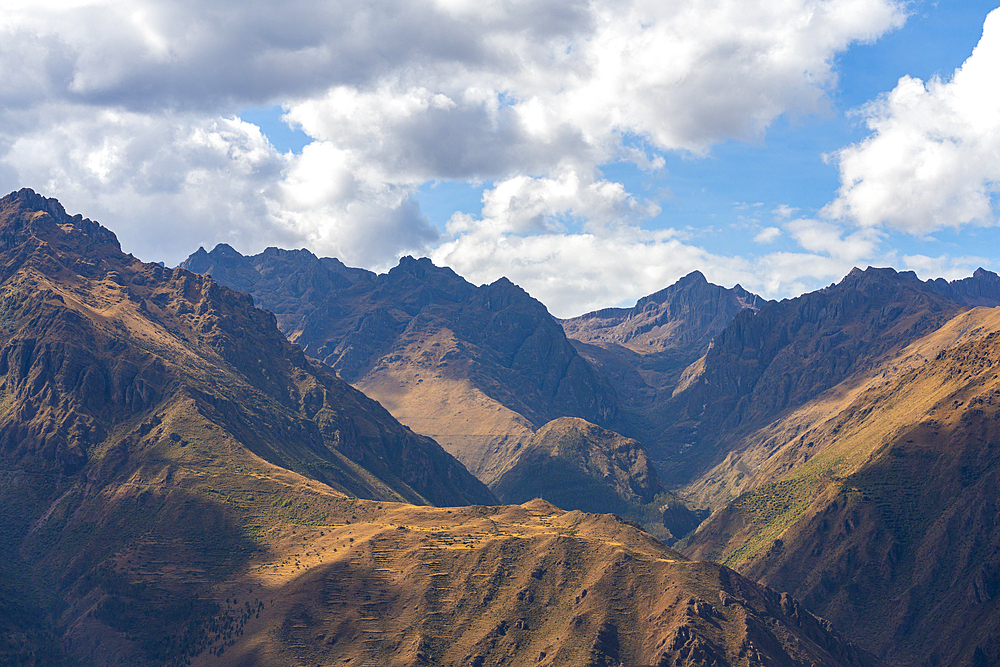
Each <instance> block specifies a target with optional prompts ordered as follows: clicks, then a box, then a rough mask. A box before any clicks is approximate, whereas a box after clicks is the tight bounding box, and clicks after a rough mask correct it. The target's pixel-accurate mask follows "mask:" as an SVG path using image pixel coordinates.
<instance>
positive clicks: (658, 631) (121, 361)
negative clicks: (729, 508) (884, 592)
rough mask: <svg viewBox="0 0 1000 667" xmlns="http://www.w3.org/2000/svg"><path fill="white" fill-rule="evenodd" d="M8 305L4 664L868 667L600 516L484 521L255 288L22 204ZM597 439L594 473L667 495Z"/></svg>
mask: <svg viewBox="0 0 1000 667" xmlns="http://www.w3.org/2000/svg"><path fill="white" fill-rule="evenodd" d="M365 279H366V278H364V275H360V276H359V277H358V278H357V280H365ZM501 287H502V288H503V290H509V288H507V287H506V286H503V285H502V286H501ZM0 303H2V305H3V308H2V310H0V313H2V316H0V327H2V328H0V335H2V339H0V377H2V381H0V473H2V474H0V503H2V505H0V506H2V507H3V516H4V521H3V522H2V529H0V553H2V558H0V574H2V575H3V576H2V580H0V581H2V585H0V611H2V612H3V613H2V615H0V637H2V639H3V643H2V644H0V661H2V662H3V663H4V664H15V665H22V664H23V665H55V664H64V665H100V666H104V665H112V664H130V665H188V664H238V665H265V664H266V665H302V664H334V663H336V664H348V663H350V664H386V665H413V664H463V665H465V664H473V665H521V664H540V665H579V664H588V665H624V664H654V663H655V664H660V665H675V664H676V665H693V664H719V665H729V664H750V665H765V664H768V665H770V664H776V665H801V666H803V667H804V666H805V665H845V664H846V665H874V664H876V663H875V659H874V658H873V657H872V656H871V655H870V654H869V653H867V652H865V651H864V650H863V649H860V648H858V647H856V646H853V645H851V644H850V643H848V642H847V641H845V640H844V639H843V638H842V637H840V636H839V635H838V634H837V633H836V632H835V631H834V630H833V629H832V628H831V626H830V625H829V624H828V623H827V622H825V621H823V620H821V619H819V618H817V617H815V616H813V615H812V614H810V613H809V612H808V611H806V609H805V608H804V607H803V606H802V605H801V604H800V603H799V602H797V601H796V600H795V599H794V598H792V597H791V596H788V595H782V594H779V593H776V592H774V591H772V590H770V589H768V588H766V587H763V586H760V585H757V584H755V583H753V582H752V581H750V580H748V579H746V578H744V577H742V576H741V575H739V574H737V573H735V572H733V571H732V570H730V569H728V568H725V567H722V566H719V565H715V564H712V563H707V562H696V561H691V560H689V559H688V558H686V557H685V556H683V555H681V554H680V553H678V552H676V551H673V550H671V549H669V548H667V547H666V546H664V545H663V544H662V543H661V542H659V541H658V540H656V539H655V538H653V537H652V536H651V535H649V534H648V533H645V532H643V531H642V530H641V529H639V528H638V527H637V526H636V525H634V524H631V523H629V522H627V521H624V520H622V519H620V518H617V517H614V516H613V515H607V514H587V513H583V512H580V511H571V512H567V511H565V510H561V509H558V508H556V507H554V506H552V505H550V504H548V503H546V502H544V501H541V500H535V501H531V502H528V503H524V504H521V505H511V506H504V507H500V506H496V505H495V504H494V503H495V502H496V499H495V497H494V495H493V494H492V493H491V492H490V491H489V489H488V488H487V487H486V486H485V485H484V484H483V483H482V482H480V481H479V480H477V479H476V478H475V477H474V476H472V475H471V474H470V473H469V472H467V471H466V470H465V468H464V467H463V466H461V464H460V463H459V462H458V461H456V460H455V459H454V458H452V457H451V456H450V455H449V454H447V453H446V452H445V451H444V450H443V449H442V448H441V447H440V446H439V445H438V444H437V443H435V442H434V441H433V440H432V439H430V438H428V437H426V436H423V435H417V434H415V433H414V432H412V431H411V430H409V429H407V428H406V427H404V426H402V425H400V424H399V423H398V422H397V421H396V420H395V419H393V418H392V416H391V415H390V414H389V413H388V412H387V411H385V410H384V409H383V408H382V407H381V406H379V404H377V403H376V402H374V401H373V400H371V399H369V398H367V397H366V396H364V394H362V393H361V392H359V391H358V390H356V389H354V388H352V387H351V386H349V385H348V384H347V383H346V382H345V381H343V380H342V379H340V378H339V377H338V376H337V375H336V373H335V372H334V371H333V370H332V369H330V368H329V367H327V366H325V365H323V364H322V363H320V362H317V361H313V360H311V359H310V358H309V356H307V355H306V354H304V353H303V351H302V349H301V348H300V347H299V346H297V345H296V344H294V343H292V342H289V341H288V340H287V339H286V338H285V337H284V336H283V335H282V334H281V332H280V331H279V329H278V326H277V320H276V319H275V317H274V315H272V314H271V313H269V312H266V311H263V310H259V309H257V308H255V307H254V306H253V303H252V299H251V298H250V297H249V296H248V295H246V294H243V293H239V292H236V291H232V290H230V289H228V288H226V287H223V286H220V285H219V284H218V283H216V282H215V281H213V280H211V279H210V278H207V277H204V276H201V275H198V274H196V273H192V272H190V271H187V270H185V269H169V268H165V267H163V266H160V265H157V264H146V263H143V262H140V261H139V260H137V259H135V258H134V257H132V256H131V255H126V254H124V253H122V252H121V250H120V247H119V244H118V242H117V239H116V238H115V236H114V234H112V233H111V232H110V231H108V230H107V229H105V228H103V227H101V226H100V225H99V224H97V223H95V222H93V221H90V220H88V219H85V218H83V217H82V216H79V215H76V216H70V215H68V214H67V213H66V212H65V210H64V209H63V208H62V206H60V205H59V203H58V202H56V201H55V200H52V199H46V198H44V197H41V196H39V195H37V194H36V193H34V192H33V191H30V190H21V191H19V192H16V193H13V194H11V195H8V196H7V197H4V198H3V199H0ZM492 303H498V302H496V301H493V302H492ZM498 307H499V306H498ZM521 347H524V343H522V344H521V345H520V346H519V347H518V349H520V348H521ZM490 349H491V350H492V348H490ZM581 363H582V362H581ZM553 396H556V397H558V392H555V394H553ZM553 400H556V401H558V400H559V399H558V398H556V399H553ZM577 419H578V421H572V420H571V422H572V423H571V424H569V425H568V426H567V427H565V428H563V427H559V428H557V427H556V426H553V427H551V428H550V429H549V431H548V433H550V434H551V435H552V437H555V438H556V440H558V437H557V436H558V434H560V433H564V434H572V433H574V432H581V433H583V434H585V435H586V434H587V433H589V431H588V429H590V428H599V427H597V426H594V425H592V424H590V423H589V422H585V421H584V420H582V419H579V418H577ZM556 422H557V425H558V424H559V420H558V419H557V420H556ZM540 432H542V433H543V435H542V437H536V434H533V435H532V439H533V440H535V443H534V444H535V445H537V446H538V447H544V446H546V444H545V443H546V442H550V439H547V438H546V437H545V436H544V434H545V433H546V432H545V431H543V430H541V429H540ZM598 435H599V436H600V437H601V438H603V439H605V440H607V441H608V444H607V446H606V447H597V448H591V449H587V450H586V452H584V453H585V457H584V459H585V461H587V462H588V465H589V466H590V467H585V468H584V471H598V472H601V471H602V470H604V469H603V468H601V466H602V465H607V464H608V462H609V461H611V462H616V461H618V460H621V461H630V462H631V465H632V467H633V468H634V470H632V469H630V470H629V471H628V472H629V474H627V475H624V476H613V478H614V480H615V484H617V485H621V486H622V489H623V490H624V489H625V488H626V487H627V488H628V491H629V492H630V493H634V494H636V495H637V497H639V498H640V499H641V500H645V499H646V498H648V497H649V493H651V492H654V491H655V490H657V489H658V488H659V487H657V486H656V484H655V483H654V482H655V479H656V478H655V475H654V474H653V473H652V472H651V470H650V469H649V467H648V462H647V463H644V462H643V459H642V457H641V456H640V454H641V449H639V446H638V443H635V442H634V441H628V440H626V439H621V436H616V435H613V434H610V433H605V432H603V431H602V432H598ZM577 441H578V439H577ZM577 441H575V442H577ZM577 444H578V442H577ZM534 449H535V447H532V451H534ZM608 452H610V453H613V454H615V455H616V456H618V457H619V458H615V457H613V456H612V457H610V458H609V457H608V456H607V455H606V454H607V453H608ZM574 460H575V459H574ZM642 475H645V476H646V477H645V484H644V485H641V484H640V485H638V486H633V485H632V478H633V477H634V478H635V479H636V480H639V479H641V476H642Z"/></svg>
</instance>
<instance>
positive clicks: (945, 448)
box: [685, 308, 1000, 665]
mask: <svg viewBox="0 0 1000 667" xmlns="http://www.w3.org/2000/svg"><path fill="white" fill-rule="evenodd" d="M998 358H1000V310H998V309H995V308H976V309H974V310H971V311H965V312H961V313H959V314H958V315H956V316H955V317H953V318H952V319H951V320H949V321H948V322H947V323H946V324H945V325H944V326H942V327H940V328H939V329H937V330H935V331H932V332H930V333H928V334H927V335H925V336H923V337H921V338H919V339H918V340H916V341H914V342H913V343H911V344H910V345H908V346H906V347H905V348H903V349H902V350H900V351H899V352H898V353H896V354H894V355H892V356H891V358H889V359H886V360H884V361H883V363H881V364H879V365H878V366H876V367H874V368H873V369H871V370H870V371H868V372H861V373H857V374H855V375H853V376H852V377H851V378H849V379H848V380H846V381H844V382H842V383H840V384H839V385H837V386H835V387H833V388H831V389H830V390H828V391H827V392H825V393H823V394H822V395H820V396H819V397H818V398H816V399H814V400H813V401H810V402H808V403H806V404H805V405H803V406H801V407H799V408H797V409H796V410H794V411H791V412H790V413H789V414H787V415H786V416H784V417H783V418H782V419H780V420H778V421H776V422H775V423H774V424H771V425H769V426H767V427H766V428H764V429H761V430H760V431H758V432H757V433H755V434H754V435H752V436H750V437H748V438H746V439H745V440H744V442H743V447H742V448H741V449H738V450H736V451H735V452H734V453H733V454H732V455H730V457H729V458H728V459H727V460H726V461H725V462H724V463H723V464H721V465H719V466H717V467H716V468H715V469H714V470H713V471H712V472H711V473H710V474H709V475H706V476H705V477H704V478H702V479H701V480H699V482H698V483H697V484H695V485H694V486H693V487H692V489H691V491H692V493H695V494H699V495H700V497H702V498H703V499H709V498H712V497H713V494H715V496H714V498H715V501H716V502H717V503H718V502H719V500H720V499H726V498H727V497H728V496H730V495H733V494H737V493H740V492H742V494H741V495H739V497H738V498H736V499H735V500H734V501H733V502H732V503H730V504H729V505H727V506H725V507H724V508H723V509H721V510H720V511H718V512H717V513H716V514H715V515H713V517H712V518H711V519H710V520H709V521H707V522H706V523H705V524H704V525H703V526H702V527H701V528H700V529H699V530H698V531H697V533H695V534H694V535H693V536H691V537H689V538H688V540H686V542H687V544H686V545H685V552H686V553H688V554H689V555H692V556H694V557H698V558H713V559H720V560H721V561H723V562H725V563H727V564H729V565H731V566H733V567H736V568H737V569H739V570H740V571H741V572H743V573H744V574H746V575H748V576H750V577H753V578H755V579H757V580H759V581H762V582H764V583H767V584H769V585H772V586H775V587H778V588H781V589H783V590H789V591H790V592H791V593H792V594H793V595H795V596H797V597H800V598H801V599H802V600H803V601H804V602H805V603H806V604H807V605H808V606H809V607H810V608H811V609H815V610H817V611H818V612H820V613H822V614H823V615H824V616H826V617H828V618H830V619H831V620H833V622H834V623H836V624H837V625H838V627H843V628H844V629H845V631H846V633H847V634H848V635H849V636H850V637H852V638H853V639H855V640H856V641H858V642H860V643H862V644H863V645H864V646H866V647H868V648H869V649H871V650H873V651H875V652H876V653H877V654H879V655H881V656H883V657H884V658H885V659H886V660H887V661H888V662H890V663H891V664H900V665H912V664H921V665H923V664H926V665H936V664H941V665H948V664H991V663H992V662H994V661H995V660H997V659H998V657H1000V642H998V637H1000V625H998V624H1000V621H998V620H997V619H998V618H1000V614H998V608H997V604H998V601H997V599H996V596H997V593H998V591H1000V575H998V574H997V573H1000V556H998V554H1000V528H998V523H997V521H996V517H997V516H1000V514H998V512H1000V509H998V506H997V499H996V493H995V490H996V488H997V485H998V484H1000V477H998V475H1000V472H998V471H1000V455H998V454H1000V453H998V452H997V451H996V446H995V443H996V442H998V441H1000V433H997V432H996V430H997V429H996V424H997V423H998V422H997V417H998V416H1000V415H997V414H996V413H997V412H998V409H1000V408H998V405H1000V401H998V400H997V397H998V396H1000V384H998V375H997V369H996V360H997V359H998ZM977 661H978V663H977Z"/></svg>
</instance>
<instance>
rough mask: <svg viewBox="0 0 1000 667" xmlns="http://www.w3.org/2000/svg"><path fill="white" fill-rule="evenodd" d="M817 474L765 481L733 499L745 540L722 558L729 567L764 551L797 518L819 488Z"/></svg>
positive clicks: (734, 510) (803, 511)
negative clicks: (740, 518)
mask: <svg viewBox="0 0 1000 667" xmlns="http://www.w3.org/2000/svg"><path fill="white" fill-rule="evenodd" d="M822 484H823V480H821V479H820V478H819V477H799V478H796V479H790V480H781V481H779V482H774V483H772V484H765V485H763V486H760V487H758V488H756V489H754V490H752V491H748V492H747V493H744V494H743V495H742V496H740V497H739V498H737V499H736V500H734V501H733V503H732V506H731V508H732V511H733V512H736V513H738V514H739V515H740V516H741V517H742V518H743V521H744V525H745V529H744V532H745V533H747V534H748V535H749V537H748V538H747V540H746V541H744V542H743V543H742V544H740V546H738V547H737V548H736V549H734V550H733V551H731V552H730V553H729V554H728V555H727V556H726V557H725V560H724V561H723V564H725V565H728V566H729V567H736V566H737V565H739V564H740V563H742V562H743V561H745V560H748V559H750V558H753V557H755V556H758V555H761V554H763V553H766V552H767V551H768V550H769V549H771V548H772V547H773V546H774V545H775V540H778V539H779V538H780V537H781V535H782V534H783V533H784V532H785V530H787V529H788V527H789V526H791V525H792V524H793V523H795V522H796V521H798V520H799V519H800V518H801V517H802V516H803V514H804V513H805V511H806V510H807V509H808V508H809V506H810V505H811V504H812V501H813V498H815V496H816V495H817V492H818V491H819V489H820V488H821V486H822Z"/></svg>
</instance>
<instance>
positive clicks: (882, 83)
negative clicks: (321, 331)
mask: <svg viewBox="0 0 1000 667" xmlns="http://www.w3.org/2000/svg"><path fill="white" fill-rule="evenodd" d="M994 6H995V5H994V3H982V2H973V1H969V2H958V3H955V2H952V3H932V2H926V1H921V0H917V1H915V2H908V3H907V2H899V1H898V0H790V1H789V2H785V3H780V5H773V6H769V5H761V4H760V3H754V2H749V1H747V2H742V3H741V2H724V1H723V0H674V1H673V2H669V3H663V2H653V1H652V0H627V1H626V2H623V3H617V4H614V5H612V4H610V3H607V2H606V1H605V0H595V1H594V2H582V1H576V0H567V1H566V2H563V3H558V4H555V3H550V2H532V1H531V0H522V1H520V2H499V1H498V2H471V1H470V0H371V1H367V2H361V1H360V0H340V1H338V2H333V3H330V2H327V3H316V2H310V1H308V0H295V1H286V2H281V3H265V4H258V5H255V4H252V3H251V4H247V3H236V2H228V1H226V0H222V1H220V2H219V3H215V4H213V5H212V7H203V6H201V5H190V4H188V3H185V2H180V1H156V2H153V1H150V0H137V1H133V2H127V3H126V2H121V1H117V0H69V1H62V2H51V3H42V6H41V7H39V6H38V5H37V4H36V3H32V4H31V5H28V3H24V4H23V6H21V5H19V4H18V3H15V4H14V6H13V7H11V8H10V9H9V11H8V12H7V14H6V16H5V17H3V18H2V19H0V33H2V36H3V37H4V38H3V39H0V74H3V75H4V81H5V82H6V83H5V84H4V85H3V86H0V116H2V118H0V187H5V188H6V189H7V190H13V189H15V188H18V187H33V188H35V189H36V190H38V191H39V192H41V193H43V194H46V195H49V196H55V197H58V198H59V199H60V200H61V201H63V203H64V204H65V205H66V206H67V208H68V209H69V210H71V211H72V212H80V213H83V214H84V215H86V216H88V217H91V218H94V219H97V220H99V221H100V222H102V223H103V224H105V225H106V226H108V227H110V228H111V229H113V230H114V231H116V233H118V235H119V237H120V238H121V240H122V243H123V246H124V247H125V249H126V250H130V251H132V252H134V253H135V254H136V255H138V256H140V257H142V258H144V259H148V260H163V261H166V262H168V263H170V264H175V263H177V262H179V261H180V260H182V259H183V258H184V257H185V256H186V255H187V254H188V253H190V252H192V251H193V250H195V249H197V247H198V246H199V245H204V246H206V247H212V246H214V244H216V243H219V242H227V243H230V244H231V245H234V246H235V247H236V248H238V249H239V250H241V251H243V252H245V253H255V252H259V251H260V250H262V249H263V248H264V247H266V246H268V245H277V246H282V247H308V248H310V249H312V250H313V251H314V252H316V253H318V254H325V255H334V256H338V257H340V258H341V259H343V260H344V261H346V262H348V263H349V264H354V265H360V266H366V267H369V268H374V269H376V270H386V269H388V268H389V267H391V266H392V265H393V264H394V263H395V262H396V261H397V259H398V257H399V256H400V255H402V254H417V255H428V256H430V257H431V258H432V259H433V260H434V261H435V262H437V263H439V264H448V265H450V266H452V267H453V268H455V269H456V271H458V272H459V273H460V274H462V275H465V276H466V277H467V278H469V279H470V280H472V281H473V282H477V283H479V282H488V281H492V280H495V279H496V278H498V277H500V276H501V275H506V276H508V277H510V278H511V279H512V280H514V281H515V282H518V283H519V284H521V285H522V286H524V287H525V288H526V289H528V290H529V292H531V293H532V294H533V295H535V296H537V297H539V298H540V299H541V300H542V301H543V302H545V303H546V304H547V305H548V306H549V307H550V309H551V310H552V311H553V312H554V313H556V314H558V315H561V316H569V315H574V314H578V313H580V312H584V311H585V310H588V309H591V308H597V307H602V306H607V305H627V304H630V303H633V302H634V301H635V299H637V298H638V297H641V296H643V295H644V294H647V293H650V292H652V291H655V290H657V289H660V288H662V287H663V286H665V285H667V284H669V283H671V282H673V281H674V280H676V279H677V278H678V277H680V276H681V275H684V274H685V273H687V272H689V271H691V270H695V269H698V270H701V271H703V272H704V273H705V274H706V275H707V276H708V277H709V279H710V280H712V281H714V282H718V283H721V284H724V285H732V284H734V283H736V282H739V283H741V284H743V285H744V286H745V287H747V288H748V289H751V290H752V291H756V292H758V293H761V294H763V295H765V296H767V297H771V298H782V297H787V296H794V295H796V294H798V293H800V292H802V291H804V290H808V289H815V288H817V287H820V286H823V285H826V284H829V283H830V282H835V281H837V280H839V279H840V277H842V276H843V275H844V274H845V273H846V272H847V271H848V270H849V269H850V267H851V266H853V265H861V266H865V265H867V264H875V265H891V266H894V267H896V268H898V269H914V270H916V271H917V272H918V274H919V275H921V277H925V278H930V277H936V276H945V277H948V278H956V277H961V276H962V275H968V274H969V273H970V272H971V271H972V270H973V269H975V268H976V267H977V266H979V265H980V264H982V265H984V266H986V267H987V268H991V269H994V270H996V269H1000V256H998V253H996V252H995V251H994V248H995V247H996V241H997V234H996V222H997V209H996V205H995V204H996V194H997V182H998V181H1000V166H998V165H997V162H998V161H997V159H996V154H997V152H996V151H997V148H998V146H1000V101H998V93H993V92H991V91H992V90H994V89H996V88H997V86H996V85H995V82H996V81H997V78H998V77H997V74H998V72H997V70H998V69H1000V57H998V56H997V52H998V50H1000V46H995V44H996V43H997V42H1000V34H996V33H1000V27H998V28H997V29H996V30H993V31H992V32H989V31H988V34H987V36H986V37H984V32H983V31H984V22H985V21H986V18H987V15H988V14H989V13H990V12H991V11H992V10H993V9H994ZM992 23H998V24H1000V13H998V17H997V20H996V21H993V22H992ZM992 23H991V24H988V25H992ZM220 25H225V26H226V31H225V32H222V33H220V32H219V26H220ZM981 39H982V44H980V40H981ZM977 44H979V45H980V48H979V49H977V50H976V56H975V58H972V56H973V50H974V49H976V47H977ZM967 61H968V62H967ZM963 65H964V67H963ZM957 68H962V72H963V73H962V74H961V75H959V76H956V75H955V73H956V69H957ZM934 77H938V78H937V79H934ZM953 77H954V80H953ZM984 91H985V92H984Z"/></svg>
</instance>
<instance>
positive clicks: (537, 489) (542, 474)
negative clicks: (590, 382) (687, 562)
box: [492, 417, 704, 544]
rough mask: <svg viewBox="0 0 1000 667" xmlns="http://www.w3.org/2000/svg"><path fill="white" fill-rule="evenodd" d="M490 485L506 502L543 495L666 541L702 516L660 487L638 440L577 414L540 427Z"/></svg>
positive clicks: (683, 532)
mask: <svg viewBox="0 0 1000 667" xmlns="http://www.w3.org/2000/svg"><path fill="white" fill-rule="evenodd" d="M492 489H493V492H494V493H496V494H497V496H498V497H499V498H500V499H501V500H502V501H503V502H506V503H522V502H526V501H527V500H530V499H532V498H537V497H541V498H544V499H545V500H547V501H549V502H551V503H553V504H555V505H558V506H559V507H565V508H568V509H578V510H583V511H585V512H613V513H614V514H617V515H619V516H622V517H624V518H626V519H630V520H633V521H638V522H640V523H642V524H643V525H644V526H645V527H646V529H647V530H649V532H650V533H652V534H653V535H655V536H656V537H658V538H659V539H661V540H663V541H664V542H666V543H668V544H669V543H670V542H672V541H674V540H675V539H676V538H677V537H682V536H684V535H687V534H688V533H689V532H691V531H692V530H694V529H695V528H696V527H697V526H698V524H699V523H700V522H701V519H702V518H704V517H703V516H701V515H698V514H696V513H695V512H692V511H691V510H689V509H688V508H687V507H685V506H684V504H683V503H682V502H681V501H680V500H679V499H678V498H677V497H676V496H674V495H673V494H672V493H670V492H669V491H667V490H666V489H665V488H663V486H662V485H661V484H660V480H659V478H658V477H657V475H656V470H655V469H653V467H652V465H651V463H650V461H649V458H648V457H647V455H646V450H645V448H644V447H643V446H642V445H641V444H639V442H638V441H636V440H633V439H631V438H626V437H624V436H621V435H619V434H617V433H615V432H613V431H608V430H606V429H603V428H601V427H600V426H595V425H594V424H591V423H589V422H587V421H584V420H583V419H579V418H576V417H561V418H560V419H556V420H553V421H551V422H549V423H548V424H546V425H545V426H543V427H542V428H540V429H539V430H538V432H537V433H535V435H534V437H532V439H531V441H530V442H529V443H528V444H527V445H526V446H525V449H524V453H523V454H522V455H521V457H520V458H519V459H518V461H517V463H516V464H515V465H514V466H513V467H512V468H511V469H510V470H508V471H507V472H505V473H504V474H503V475H502V476H501V477H500V478H499V479H498V480H497V481H496V483H494V484H493V486H492Z"/></svg>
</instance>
